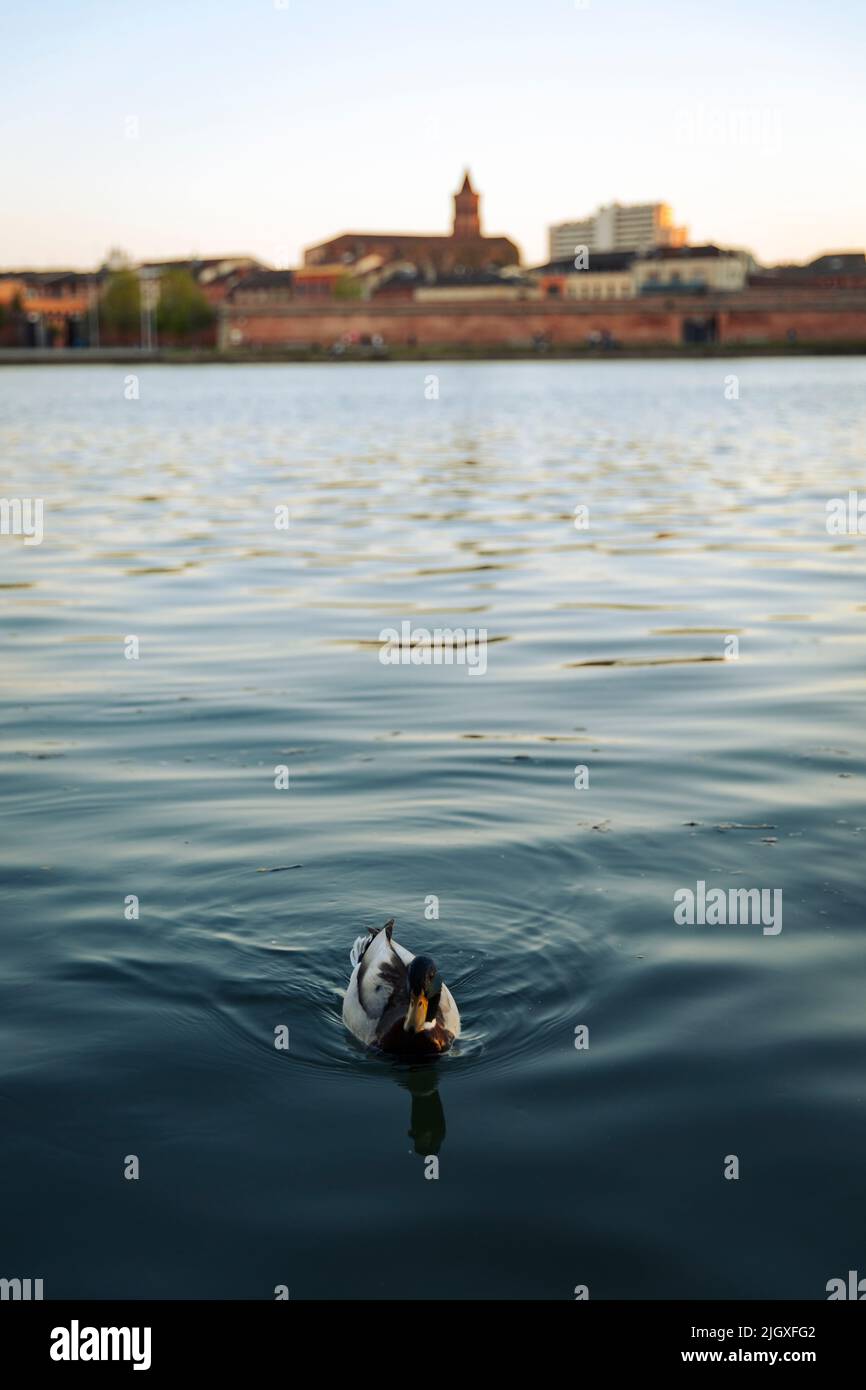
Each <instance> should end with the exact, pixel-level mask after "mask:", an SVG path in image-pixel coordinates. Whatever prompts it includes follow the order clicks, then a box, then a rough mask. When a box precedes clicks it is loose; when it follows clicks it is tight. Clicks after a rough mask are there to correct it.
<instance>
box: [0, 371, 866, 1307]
mask: <svg viewBox="0 0 866 1390" xmlns="http://www.w3.org/2000/svg"><path fill="white" fill-rule="evenodd" d="M133 370H134V371H135V375H136V376H137V378H138V393H139V398H138V399H127V396H128V395H131V394H132V395H134V388H135V383H134V382H130V380H129V377H130V374H131V373H132V372H133ZM431 374H434V375H436V376H437V377H438V388H439V398H438V400H436V399H434V400H430V399H427V395H429V394H430V390H429V386H430V383H429V382H428V381H427V378H428V377H429V376H430V375H431ZM731 374H734V375H735V376H737V377H738V379H739V381H738V385H739V397H738V399H726V393H725V379H726V378H727V377H729V376H730V375H731ZM728 394H730V390H729V391H728ZM864 437H866V363H864V362H863V361H862V360H858V359H837V360H830V359H823V360H819V359H815V360H809V359H802V358H801V359H795V360H778V361H774V360H743V361H740V362H734V361H725V362H724V363H721V362H713V361H705V362H696V363H677V362H611V363H603V362H602V363H574V364H568V363H550V364H547V363H527V364H518V363H507V364H465V365H454V364H441V365H437V364H422V365H418V366H415V365H411V364H401V365H372V366H371V365H356V366H353V365H347V364H339V365H328V366H322V367H318V366H302V367H297V366H296V367H286V366H258V367H254V366H250V367H244V366H236V367H224V366H213V367H208V366H201V367H185V368H171V367H162V366H143V367H139V368H137V369H132V368H125V367H108V366H105V367H102V366H100V367H81V368H78V367H60V368H51V367H46V368H41V367H38V368H26V367H25V368H6V369H4V370H3V371H2V372H0V457H2V459H3V481H2V492H3V494H4V495H5V496H7V497H18V496H21V497H24V496H28V497H30V496H38V497H42V498H44V500H45V538H44V541H43V543H42V544H41V545H40V546H25V545H24V544H23V542H22V540H21V539H19V538H14V537H7V536H4V537H0V564H2V576H0V583H2V586H3V587H2V594H0V596H2V637H0V641H2V670H0V679H2V689H0V717H2V735H0V767H2V795H0V817H2V845H0V882H2V918H0V950H2V973H0V1043H2V1046H0V1115H2V1125H3V1135H4V1139H3V1145H2V1158H0V1193H2V1197H0V1202H2V1231H3V1237H2V1243H0V1250H2V1260H0V1263H2V1266H3V1267H2V1268H0V1275H2V1276H5V1277H13V1276H14V1277H22V1278H23V1277H34V1278H36V1277H41V1278H43V1279H44V1280H45V1292H46V1296H47V1297H52V1296H53V1297H67V1296H83V1297H90V1298H109V1297H121V1298H139V1297H142V1298H143V1297H170V1298H190V1297H207V1298H228V1297H244V1298H270V1297H273V1291H274V1288H275V1286H277V1285H281V1284H282V1285H287V1286H288V1287H289V1289H290V1290H291V1296H292V1297H293V1298H300V1299H303V1298H311V1297H321V1298H329V1299H330V1298H333V1299H353V1298H363V1297H368V1298H369V1297H372V1298H395V1297H409V1298H427V1299H439V1298H443V1297H459V1298H469V1299H471V1298H482V1297H484V1298H571V1297H573V1290H574V1288H575V1286H576V1285H578V1284H585V1285H587V1286H588V1287H589V1290H590V1296H591V1297H592V1298H612V1297H625V1298H673V1297H687V1298H689V1297H690V1298H709V1297H736V1298H750V1299H754V1298H771V1297H772V1298H776V1297H778V1298H789V1297H793V1298H823V1297H825V1296H826V1295H825V1285H826V1282H827V1280H828V1279H830V1278H833V1277H836V1276H844V1275H845V1274H846V1271H847V1270H848V1269H850V1268H858V1267H859V1268H860V1269H861V1270H862V1269H863V1261H864V1259H866V1253H864V1249H866V1247H864V1218H863V1214H862V1192H861V1189H862V1171H863V1163H864V1157H866V1128H864V1126H866V1105H864V1100H866V1080H864V1063H866V1046H864V1044H866V1022H864V984H866V954H864V936H863V932H864V924H863V900H864V895H863V891H862V879H863V863H864V859H863V845H864V836H866V805H864V793H863V772H864V754H863V735H862V729H863V701H864V671H863V636H864V621H866V583H864V580H866V538H860V537H857V536H853V537H845V536H842V537H838V536H831V535H828V533H827V529H826V525H825V517H826V509H825V508H826V501H827V499H828V498H830V497H834V496H844V495H846V494H847V491H848V489H849V488H852V487H858V486H863V485H864V472H863V440H864ZM280 506H288V507H289V509H290V517H291V522H290V526H289V528H288V530H278V529H277V528H276V527H275V524H274V521H275V508H277V507H280ZM576 507H587V508H588V509H589V512H588V522H589V524H588V526H587V527H586V529H578V528H576V527H575V524H574V520H575V508H576ZM404 620H408V621H409V622H411V623H412V625H413V626H416V627H425V628H435V627H448V628H452V629H454V628H484V629H485V630H486V632H487V635H488V641H489V645H488V648H487V671H486V674H485V675H484V676H483V677H476V676H470V675H469V674H468V672H467V670H466V668H465V667H456V666H422V667H417V666H411V665H410V666H397V667H394V666H384V665H382V664H381V662H380V661H379V650H380V644H379V634H380V632H381V630H382V629H383V628H385V627H392V626H393V627H399V626H400V624H401V622H402V621H404ZM130 636H136V637H137V638H138V641H139V652H140V655H139V659H138V660H137V661H136V660H127V659H126V657H125V655H124V652H125V645H126V639H127V638H129V637H130ZM732 637H736V638H737V641H738V644H739V655H738V657H737V658H736V659H727V658H726V652H728V653H730V651H731V650H732V644H731V642H730V640H729V639H730V638H732ZM277 767H286V768H288V770H289V788H288V790H277V789H276V788H275V785H274V777H275V768H277ZM576 767H585V768H586V769H588V776H589V785H588V786H587V787H585V788H582V789H576V787H575V768H576ZM698 880H704V881H706V882H707V883H708V884H710V885H712V886H720V887H723V888H729V887H740V886H742V887H749V888H751V887H758V888H761V887H765V888H771V889H772V888H777V889H781V890H782V891H783V900H784V926H783V930H782V932H781V933H780V934H779V935H777V936H769V935H765V934H764V933H763V932H762V931H761V928H760V926H749V925H745V926H733V927H730V926H728V927H722V926H716V927H714V926H693V927H690V926H678V925H676V924H675V922H674V920H673V895H674V893H675V892H676V891H677V889H679V888H681V887H688V886H691V887H692V888H694V886H695V884H696V883H697V881H698ZM132 894H134V895H136V896H137V897H138V899H139V904H140V916H139V918H138V920H128V919H127V918H126V917H125V915H124V903H125V901H126V900H127V898H128V896H129V895H132ZM431 896H435V897H436V898H438V902H439V916H438V919H436V920H429V919H425V905H426V904H428V901H429V899H430V898H431ZM426 910H427V912H428V913H429V912H430V911H431V909H430V907H429V906H427V908H426ZM391 916H393V917H395V918H396V919H397V935H398V938H399V939H400V940H401V941H402V942H403V943H404V944H405V945H406V946H407V947H409V948H410V949H412V950H415V951H419V950H424V951H426V952H427V953H430V954H433V955H434V956H435V958H436V961H437V964H438V965H439V968H440V970H441V972H442V975H443V977H444V979H445V980H446V981H447V982H448V984H449V986H450V988H451V989H452V991H453V993H454V994H455V996H456V998H457V1000H458V1002H459V1004H460V1007H461V1010H462V1014H463V1021H464V1029H465V1032H464V1037H463V1039H462V1040H461V1042H460V1045H459V1047H458V1049H457V1050H456V1051H455V1052H454V1054H452V1055H451V1056H449V1057H447V1058H444V1059H442V1061H441V1062H440V1063H439V1064H438V1065H437V1066H436V1067H435V1069H433V1070H432V1071H426V1072H425V1071H420V1072H418V1071H414V1072H413V1071H407V1070H406V1069H405V1068H399V1067H395V1066H394V1065H393V1064H392V1063H389V1062H385V1061H382V1060H376V1059H373V1058H370V1057H368V1056H365V1055H364V1053H363V1052H362V1051H361V1050H360V1049H359V1048H358V1047H357V1046H356V1045H355V1044H354V1042H353V1041H352V1040H351V1039H350V1038H348V1037H347V1036H346V1035H345V1033H344V1031H343V1028H342V1024H341V1021H340V1006H341V992H342V990H343V988H344V986H345V983H346V980H347V976H348V969H349V964H348V952H349V948H350V946H351V943H352V940H353V938H354V937H355V935H356V934H357V933H358V932H359V931H360V930H362V929H363V928H364V927H366V926H369V925H381V924H382V923H383V922H384V921H385V920H386V919H387V918H389V917H391ZM280 1025H285V1026H286V1027H288V1029H289V1031H290V1047H289V1049H288V1051H279V1050H277V1049H276V1048H275V1046H274V1030H275V1028H277V1027H279V1026H280ZM581 1025H584V1026H586V1027H588V1029H589V1047H588V1049H585V1050H577V1049H576V1048H575V1046H574V1042H575V1028H577V1027H580V1026H581ZM431 1154H436V1155H438V1159H439V1165H440V1167H439V1177H438V1180H431V1179H428V1178H427V1177H425V1171H429V1169H430V1166H431V1165H430V1164H429V1163H428V1162H426V1161H425V1160H426V1157H427V1156H429V1155H431ZM129 1155H136V1156H137V1157H138V1159H139V1162H140V1178H139V1179H138V1181H127V1180H125V1179H124V1176H123V1170H124V1163H125V1160H126V1158H127V1156H129ZM728 1155H736V1156H737V1157H738V1158H739V1162H740V1178H739V1180H737V1181H727V1180H725V1178H724V1176H723V1174H724V1169H725V1162H726V1156H728Z"/></svg>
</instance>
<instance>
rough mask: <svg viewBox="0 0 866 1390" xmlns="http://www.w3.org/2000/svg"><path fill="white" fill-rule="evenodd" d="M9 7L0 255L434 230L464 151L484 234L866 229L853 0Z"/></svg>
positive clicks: (805, 249) (529, 242) (220, 1)
mask: <svg viewBox="0 0 866 1390" xmlns="http://www.w3.org/2000/svg"><path fill="white" fill-rule="evenodd" d="M3 19H4V30H5V32H6V35H7V38H8V42H9V51H10V52H14V53H15V55H16V64H15V66H14V67H12V66H11V65H10V69H9V71H8V72H7V74H6V75H5V80H4V90H3V93H2V94H0V123H2V138H3V146H4V152H5V157H4V183H5V197H4V210H3V216H2V219H0V266H2V267H4V268H12V267H17V266H25V265H29V266H34V267H44V268H50V267H52V266H58V267H60V266H75V267H80V268H82V269H83V268H88V267H91V266H95V265H98V264H99V263H100V262H101V261H103V260H104V258H105V255H106V253H107V251H108V250H109V248H110V247H112V246H120V247H122V248H123V249H124V250H125V251H126V252H127V253H128V254H129V256H130V257H131V258H132V259H133V260H134V261H140V260H156V259H161V258H169V257H180V256H185V255H191V254H198V255H201V256H209V255H220V254H249V255H252V256H256V257H258V258H259V259H261V260H262V261H264V262H266V263H268V264H273V265H294V264H298V263H299V262H300V261H301V259H302V253H303V249H304V248H305V247H307V246H309V245H313V244H315V243H317V242H320V241H322V240H323V239H325V238H328V237H333V236H336V235H338V234H339V233H341V232H346V231H350V230H353V229H355V228H370V229H380V228H381V229H386V228H396V229H399V230H402V231H405V232H417V233H434V234H435V233H437V232H444V231H445V230H446V228H447V204H446V202H445V198H446V197H447V196H449V195H450V193H451V192H452V191H453V190H454V188H455V187H456V186H457V182H458V179H459V177H460V176H461V174H462V171H463V169H464V168H466V167H467V166H468V167H469V168H470V169H471V171H472V176H473V180H474V182H475V185H476V187H478V188H479V189H480V190H481V192H482V194H483V196H484V227H485V231H486V232H487V233H489V234H490V235H503V236H508V237H511V238H512V239H513V240H514V241H516V242H517V244H518V246H519V247H520V249H521V252H522V256H523V259H524V262H525V263H527V264H537V263H540V262H541V261H543V260H544V259H545V257H546V246H547V229H548V226H549V225H551V224H553V223H561V222H565V221H568V220H570V219H572V218H574V219H578V218H581V217H585V216H587V215H589V214H590V213H591V212H592V210H593V209H594V208H596V207H599V206H601V205H603V204H607V203H611V202H621V203H642V202H654V201H664V202H667V203H669V204H670V205H671V206H672V207H673V209H674V211H675V213H676V216H677V218H678V219H679V220H681V221H683V222H685V223H687V224H688V225H689V227H690V228H691V238H690V239H691V240H692V241H693V242H694V243H702V242H707V241H710V242H716V243H718V244H720V245H728V246H738V247H745V248H747V249H749V250H751V251H752V252H753V253H754V254H755V256H756V257H757V258H758V259H759V260H761V261H763V262H765V263H774V262H781V261H786V260H803V259H809V258H810V257H813V256H817V255H819V254H821V253H822V252H829V251H837V250H849V249H858V248H861V247H862V246H863V245H864V244H866V209H864V207H863V199H862V193H861V189H862V180H863V172H864V171H863V167H862V166H863V163H864V157H863V155H862V153H861V152H860V151H859V149H857V148H856V147H855V148H852V147H851V142H849V141H848V140H847V139H846V132H847V131H850V130H852V129H857V128H858V127H861V126H862V124H863V120H864V118H866V95H864V93H863V91H862V90H861V85H862V84H860V83H859V82H858V80H857V73H858V72H859V71H860V70H861V69H862V63H858V61H857V58H858V55H859V56H860V57H861V58H862V57H864V56H866V53H864V49H866V41H864V36H866V25H864V23H863V21H862V19H861V17H860V16H859V15H858V13H857V10H856V6H855V5H854V4H853V3H849V0H833V2H832V3H831V4H830V5H829V6H827V7H825V8H824V9H823V10H822V11H821V23H820V26H819V25H818V24H817V22H816V11H815V9H814V6H811V5H806V4H804V3H800V2H799V0H795V2H794V3H792V4H786V5H783V4H781V3H776V0H768V3H765V4H763V5H762V6H761V7H760V8H759V10H758V11H757V12H756V11H755V10H754V9H753V8H751V7H749V6H748V5H746V4H745V3H743V0H733V3H731V4H729V5H728V6H726V7H725V8H724V11H720V12H719V13H716V14H713V13H709V12H707V13H702V14H701V15H700V29H697V28H696V27H695V12H694V7H693V6H691V5H687V4H685V3H683V0H672V2H671V3H668V4H666V5H665V6H664V7H663V9H661V10H653V11H647V9H646V7H644V6H641V5H639V4H636V3H633V0H626V3H622V4H618V5H615V4H612V3H607V2H606V0H592V2H591V3H590V4H589V5H587V6H584V5H582V4H575V3H574V0H556V3H552V2H551V0H547V2H546V3H544V4H542V5H540V6H538V5H537V6H535V7H532V8H529V7H526V6H524V5H521V4H517V3H514V0H504V3H501V4H495V5H494V4H492V3H491V4H481V5H478V6H475V7H473V9H472V11H471V12H469V13H467V12H465V11H464V10H463V9H462V8H461V7H460V6H458V5H457V4H455V3H454V0H443V3H441V4H440V5H438V6H437V7H436V10H435V13H433V12H431V11H428V10H427V9H426V8H424V7H421V6H416V7H410V8H409V10H408V12H407V7H406V6H405V5H398V4H395V3H392V0H378V2H377V4H376V5H375V6H372V7H367V8H363V7H350V6H348V5H347V4H341V3H336V4H335V5H333V6H331V7H330V8H329V10H328V12H327V13H323V12H322V11H321V8H320V7H319V6H317V5H316V4H315V3H313V0H285V3H283V2H282V0H255V2H254V3H239V0H214V3H210V4H204V3H202V0H192V3H190V4H188V5H186V6H184V8H183V11H182V12H181V13H176V12H174V11H173V9H172V7H171V6H170V5H169V4H167V3H166V2H165V0H155V3H154V4H152V5H150V6H148V7H147V10H146V11H142V12H141V13H140V14H139V13H136V12H134V11H125V12H124V13H123V15H122V16H121V19H120V21H119V19H118V13H117V10H116V7H112V6H111V5H109V4H107V3H106V2H105V0H83V3H80V4H77V5H76V6H75V7H74V10H73V11H72V12H71V13H70V12H69V10H68V9H67V8H65V7H63V6H61V5H59V4H57V3H54V0H51V2H50V3H48V4H47V5H46V6H43V7H40V9H39V10H38V11H30V12H27V13H20V12H16V11H13V10H12V9H11V6H9V5H7V4H5V3H4V6H3ZM767 53H772V54H773V55H774V58H775V59H777V61H776V62H774V65H773V66H772V67H770V66H769V65H768V62H767V60H766V57H765V56H764V55H766V54H767ZM34 92H35V93H36V94H37V95H36V97H35V98H34ZM806 168H808V179H804V178H803V170H804V169H806ZM10 190H14V196H12V194H11V192H10Z"/></svg>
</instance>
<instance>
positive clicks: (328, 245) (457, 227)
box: [304, 171, 520, 280]
mask: <svg viewBox="0 0 866 1390" xmlns="http://www.w3.org/2000/svg"><path fill="white" fill-rule="evenodd" d="M480 205H481V198H480V195H479V194H478V193H476V191H475V189H474V188H473V187H472V181H471V179H470V177H469V173H468V171H467V173H466V175H465V177H464V179H463V183H462V185H461V187H460V190H459V192H457V193H456V194H455V195H454V216H453V221H452V227H451V232H450V234H448V235H446V236H441V235H440V236H427V235H417V234H416V233H414V232H343V233H341V235H340V236H336V237H332V238H331V239H330V241H323V242H320V243H319V245H318V246H311V247H309V248H308V250H307V251H305V252H304V265H305V266H327V265H341V266H343V268H344V269H347V268H351V267H355V266H356V265H357V264H358V263H359V262H361V261H364V260H367V261H369V258H370V257H376V258H377V259H378V268H379V269H381V267H383V266H385V265H388V264H391V263H393V262H398V261H399V262H401V263H403V264H410V265H412V266H414V267H415V268H416V270H417V271H418V272H419V273H420V274H421V275H422V276H424V277H425V278H426V279H429V280H435V279H436V277H437V276H439V275H451V274H454V273H455V271H459V270H461V269H463V270H495V269H500V268H502V267H503V266H508V265H518V264H519V262H520V252H519V250H518V248H517V247H516V246H515V244H514V242H513V241H510V240H509V239H508V237H502V236H485V235H484V234H483V232H482V230H481V211H480Z"/></svg>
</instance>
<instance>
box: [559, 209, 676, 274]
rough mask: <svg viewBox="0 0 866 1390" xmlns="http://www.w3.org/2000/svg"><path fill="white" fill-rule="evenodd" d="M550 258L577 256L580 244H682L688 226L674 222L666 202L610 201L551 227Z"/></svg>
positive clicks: (628, 247)
mask: <svg viewBox="0 0 866 1390" xmlns="http://www.w3.org/2000/svg"><path fill="white" fill-rule="evenodd" d="M548 235H549V243H550V259H551V261H563V260H567V259H569V258H570V257H574V256H575V255H576V252H577V248H578V247H579V246H585V247H586V248H587V250H588V251H589V252H590V254H591V253H592V252H593V251H650V250H652V249H653V247H656V246H683V245H685V242H686V240H687V228H686V227H677V226H675V225H674V220H673V213H672V212H671V209H670V207H669V206H668V204H667V203H608V204H607V205H606V206H605V207H600V208H599V209H598V210H597V211H596V212H595V213H593V215H592V216H591V217H584V218H582V219H581V220H579V221H574V222H560V223H558V224H557V225H556V226H554V227H550V228H549V229H548Z"/></svg>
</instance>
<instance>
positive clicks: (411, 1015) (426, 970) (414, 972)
mask: <svg viewBox="0 0 866 1390" xmlns="http://www.w3.org/2000/svg"><path fill="white" fill-rule="evenodd" d="M441 993H442V981H441V980H440V979H439V975H438V972H437V970H436V965H435V962H434V961H433V960H431V958H430V956H416V957H415V959H414V960H413V961H412V962H411V964H410V966H409V1007H408V1009H407V1010H406V1017H405V1019H404V1020H403V1031H404V1032H405V1033H422V1032H423V1031H424V1025H425V1023H432V1022H433V1021H434V1019H435V1018H436V1011H437V1010H438V1008H439V996H440V994H441Z"/></svg>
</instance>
